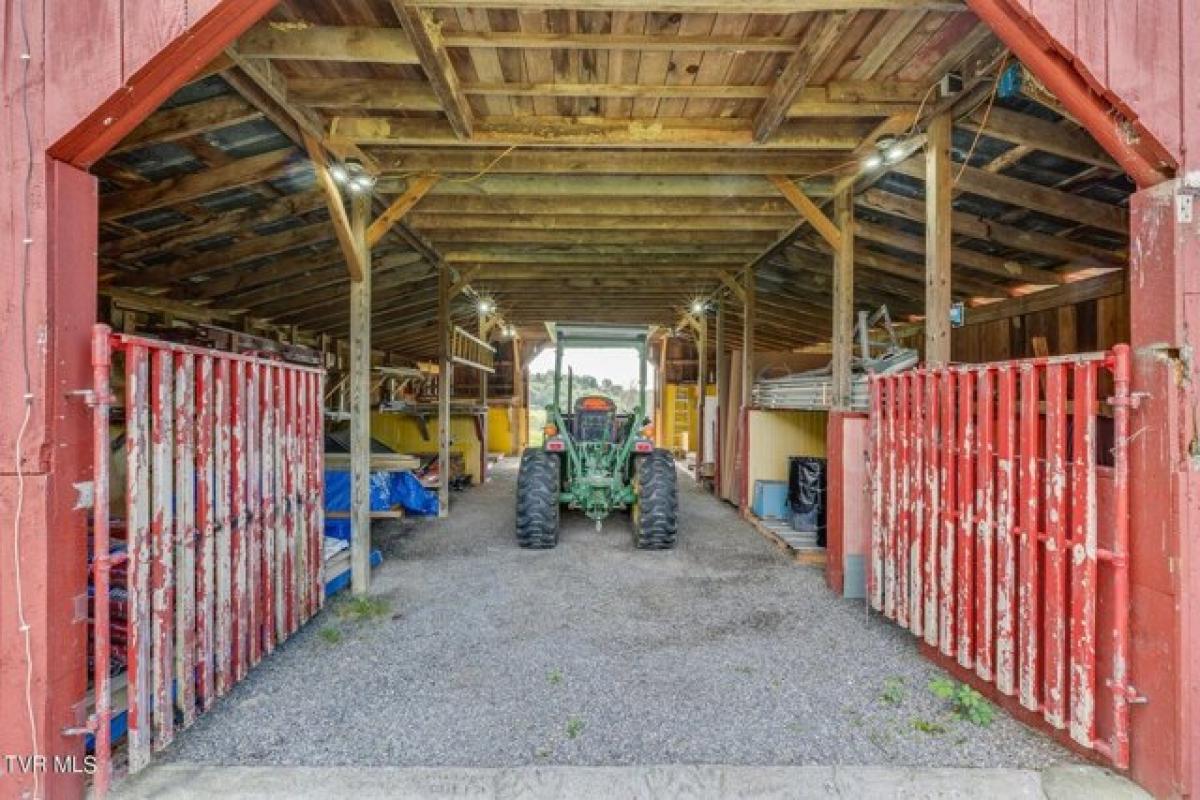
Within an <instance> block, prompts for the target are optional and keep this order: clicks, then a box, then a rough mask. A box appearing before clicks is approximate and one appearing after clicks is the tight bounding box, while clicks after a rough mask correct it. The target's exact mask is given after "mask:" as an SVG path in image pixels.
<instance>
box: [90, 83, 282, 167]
mask: <svg viewBox="0 0 1200 800" xmlns="http://www.w3.org/2000/svg"><path fill="white" fill-rule="evenodd" d="M261 116H262V112H260V111H259V110H258V109H256V108H255V107H254V106H252V105H250V104H249V103H247V102H246V101H245V100H243V99H242V98H241V97H238V96H236V95H227V96H221V97H213V98H210V99H208V100H201V101H199V102H197V103H190V104H188V105H185V106H178V107H176V108H170V109H167V110H165V111H157V112H155V113H154V114H151V115H150V116H149V117H147V118H146V121H145V122H143V123H142V124H141V125H139V126H137V127H136V128H134V129H133V131H131V132H130V134H129V135H128V136H126V137H125V138H124V139H122V140H121V143H120V144H119V145H117V146H116V147H114V148H113V149H112V150H111V151H110V153H123V152H126V151H129V150H135V149H137V148H139V147H145V146H147V145H150V144H158V143H162V142H177V141H180V140H181V139H188V138H191V137H193V136H199V135H200V134H202V133H208V132H209V131H215V130H220V129H221V128H226V127H229V126H230V125H237V124H239V123H242V122H246V121H248V120H252V119H257V118H258V117H261Z"/></svg>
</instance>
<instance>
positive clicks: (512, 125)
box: [330, 116, 870, 150]
mask: <svg viewBox="0 0 1200 800" xmlns="http://www.w3.org/2000/svg"><path fill="white" fill-rule="evenodd" d="M868 122H869V121H868ZM869 127H870V125H869V124H868V125H866V126H864V125H863V124H862V123H861V122H840V121H839V122H830V121H823V120H810V121H792V122H786V123H783V124H781V125H778V126H776V128H774V129H773V133H774V135H773V136H772V137H771V138H770V140H769V141H768V140H764V141H762V142H759V141H757V140H756V139H755V138H754V132H753V131H752V130H751V129H750V128H748V127H746V120H744V119H736V118H703V119H698V118H691V117H681V118H676V117H662V118H654V119H646V120H628V119H610V118H608V117H501V116H492V117H488V118H487V120H486V121H485V122H481V123H480V124H479V125H475V126H474V127H473V130H472V134H471V137H470V138H471V144H479V145H503V146H529V147H543V146H544V147H553V146H570V145H593V146H605V145H607V146H609V147H674V148H697V149H702V148H717V147H735V148H749V147H753V146H755V145H756V144H759V145H761V146H765V147H771V148H779V149H792V150H799V149H808V150H853V149H854V148H855V147H857V146H858V144H859V142H861V141H862V137H863V136H864V135H866V133H867V132H868V128H869ZM330 136H331V138H333V139H335V140H339V141H346V142H354V143H357V144H362V145H373V146H380V147H387V146H396V147H400V146H437V145H452V144H461V143H462V141H461V137H459V136H458V133H457V129H456V128H454V126H453V125H438V124H433V123H431V121H430V120H425V119H407V118H405V119H401V118H389V117H353V116H339V117H334V118H333V122H332V125H331V128H330Z"/></svg>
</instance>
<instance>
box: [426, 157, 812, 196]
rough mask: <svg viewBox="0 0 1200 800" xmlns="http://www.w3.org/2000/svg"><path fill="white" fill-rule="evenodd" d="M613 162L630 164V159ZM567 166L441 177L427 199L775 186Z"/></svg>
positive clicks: (772, 192) (731, 192)
mask: <svg viewBox="0 0 1200 800" xmlns="http://www.w3.org/2000/svg"><path fill="white" fill-rule="evenodd" d="M514 155H515V154H514ZM534 155H537V154H536V153H534ZM615 163H616V164H618V165H620V166H621V167H624V166H626V165H629V166H631V167H632V166H633V165H634V163H636V162H629V161H625V162H622V161H619V160H618V161H616V162H615ZM573 170H574V167H571V166H564V170H563V171H564V172H565V173H566V174H558V175H485V176H483V177H482V178H479V179H478V180H475V181H473V182H471V183H469V184H466V183H462V182H452V181H443V182H442V183H440V184H438V185H437V186H436V187H434V188H433V190H432V191H431V192H430V197H431V198H432V197H444V196H453V197H500V198H509V197H527V198H528V197H538V198H554V199H555V200H556V201H560V202H565V201H567V200H572V199H575V198H578V197H622V198H624V197H653V198H658V199H660V200H663V201H669V200H674V199H677V198H682V197H704V198H710V199H717V200H723V199H726V198H730V197H752V198H766V199H771V200H778V199H779V190H778V189H776V188H775V187H774V186H772V185H771V182H770V181H768V180H765V179H764V178H763V177H762V176H760V175H708V174H690V175H689V174H683V175H662V174H649V175H639V174H632V175H630V174H579V175H574V174H571V173H572V171H573ZM630 171H632V172H635V173H636V171H637V170H636V168H634V169H631V170H630ZM803 188H804V189H805V191H806V192H810V191H812V189H813V186H812V185H811V184H806V185H805V186H804V187H803Z"/></svg>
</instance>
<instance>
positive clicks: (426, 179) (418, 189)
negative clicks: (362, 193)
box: [367, 175, 438, 247]
mask: <svg viewBox="0 0 1200 800" xmlns="http://www.w3.org/2000/svg"><path fill="white" fill-rule="evenodd" d="M437 182H438V176H437V175H419V176H417V177H416V178H413V179H412V182H411V183H410V184H409V187H408V190H407V191H405V192H404V194H402V195H400V196H399V197H397V198H396V199H395V200H394V201H392V204H391V205H389V206H388V207H387V209H385V210H384V212H383V213H382V214H380V215H379V216H378V217H376V219H375V221H374V222H372V223H371V225H370V227H369V228H367V244H368V245H369V246H371V247H374V246H375V245H376V244H378V242H379V240H380V239H382V238H383V237H384V236H385V235H386V234H387V232H388V231H390V230H391V229H392V226H393V225H395V224H396V223H397V222H399V221H400V220H401V219H403V218H404V215H405V214H407V213H408V212H409V211H411V210H412V208H413V206H415V205H416V204H417V203H419V202H420V201H421V198H422V197H424V196H425V194H426V192H428V191H429V190H430V189H432V188H433V187H434V184H436V183H437Z"/></svg>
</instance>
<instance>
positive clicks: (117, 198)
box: [100, 147, 294, 222]
mask: <svg viewBox="0 0 1200 800" xmlns="http://www.w3.org/2000/svg"><path fill="white" fill-rule="evenodd" d="M293 156H294V151H293V150H292V148H290V147H285V148H283V149H280V150H272V151H271V152H269V153H262V154H261V155H257V156H251V157H250V158H243V159H240V160H238V161H234V162H233V163H231V164H227V165H226V166H223V167H217V168H216V169H210V170H206V171H204V172H195V173H191V174H188V175H180V176H179V177H176V178H167V179H166V180H162V181H158V182H157V183H151V184H147V185H145V186H138V187H136V188H131V189H124V190H121V191H118V192H113V193H111V194H107V195H101V197H100V220H101V221H103V222H107V221H110V220H114V219H120V218H121V217H125V216H129V215H130V214H139V213H143V212H146V211H154V210H157V209H160V208H166V207H167V206H173V205H177V204H179V203H187V202H190V201H192V200H197V199H199V198H201V197H204V196H205V195H209V194H215V193H217V192H224V191H228V190H230V189H236V188H238V187H241V186H249V185H250V184H252V183H261V182H262V181H265V180H270V179H271V178H274V177H277V176H278V175H279V174H280V173H282V172H284V171H285V170H287V169H288V168H289V167H290V166H291V160H292V158H293Z"/></svg>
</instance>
